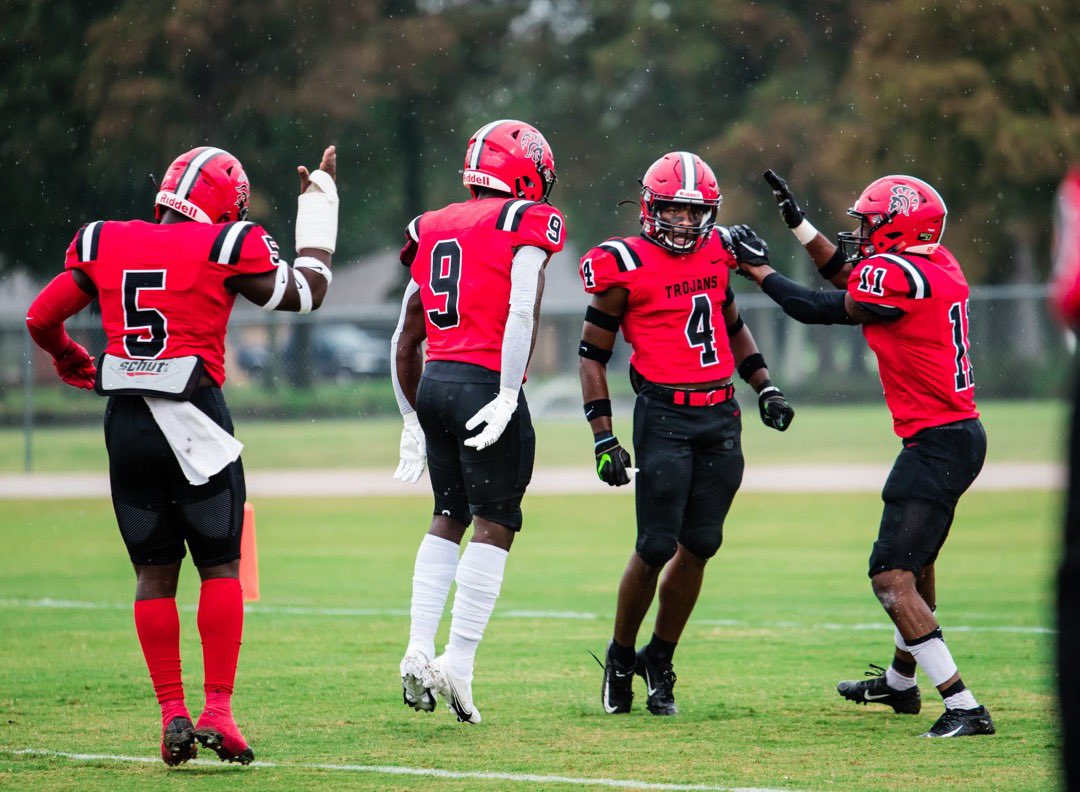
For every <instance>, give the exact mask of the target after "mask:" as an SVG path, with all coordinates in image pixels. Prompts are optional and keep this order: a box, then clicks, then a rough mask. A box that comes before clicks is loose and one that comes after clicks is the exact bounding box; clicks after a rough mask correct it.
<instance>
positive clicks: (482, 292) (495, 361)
mask: <svg viewBox="0 0 1080 792" xmlns="http://www.w3.org/2000/svg"><path fill="white" fill-rule="evenodd" d="M405 237H406V241H405V247H404V248H403V249H402V251H401V263H402V264H404V265H405V266H406V267H408V268H409V272H410V274H411V275H412V279H413V280H414V281H416V283H417V285H418V286H419V287H420V301H421V303H423V306H424V319H425V322H426V324H427V359H428V360H456V361H459V362H461V363H472V364H474V365H477V366H483V367H484V368H486V369H490V370H491V371H499V370H501V368H502V342H503V331H504V330H505V329H506V319H507V317H508V316H509V314H510V266H511V264H512V263H513V261H514V252H515V251H516V250H517V249H518V248H519V247H523V246H525V245H531V246H533V247H538V248H541V249H542V250H546V251H548V252H549V253H557V252H559V251H560V250H562V248H563V241H564V240H565V238H566V234H565V229H564V223H563V217H562V215H561V214H560V213H559V210H558V209H556V208H555V207H554V206H551V205H550V204H546V203H536V202H534V201H525V200H518V199H513V198H501V197H500V198H483V199H480V200H472V201H463V202H461V203H455V204H450V205H449V206H447V207H445V208H443V209H438V210H436V211H433V212H425V213H424V214H422V215H420V216H419V217H417V218H415V219H414V220H413V221H412V222H411V223H409V225H408V227H407V228H406V229H405Z"/></svg>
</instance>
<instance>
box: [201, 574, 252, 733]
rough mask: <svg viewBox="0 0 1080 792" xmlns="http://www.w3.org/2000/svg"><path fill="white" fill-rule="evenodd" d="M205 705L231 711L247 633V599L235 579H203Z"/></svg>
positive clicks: (213, 708)
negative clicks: (234, 683) (237, 670)
mask: <svg viewBox="0 0 1080 792" xmlns="http://www.w3.org/2000/svg"><path fill="white" fill-rule="evenodd" d="M198 622H199V635H201V636H202V645H203V667H204V670H205V676H206V680H205V684H204V687H205V689H206V708H207V709H208V710H212V711H214V712H222V713H228V712H230V709H231V708H230V704H229V700H230V697H231V696H232V692H233V682H234V680H235V679H236V663H237V660H238V659H239V657H240V638H241V636H242V635H243V632H244V599H243V595H242V592H241V590H240V581H239V580H237V579H236V578H211V579H210V580H204V581H203V584H202V590H201V591H200V593H199V618H198Z"/></svg>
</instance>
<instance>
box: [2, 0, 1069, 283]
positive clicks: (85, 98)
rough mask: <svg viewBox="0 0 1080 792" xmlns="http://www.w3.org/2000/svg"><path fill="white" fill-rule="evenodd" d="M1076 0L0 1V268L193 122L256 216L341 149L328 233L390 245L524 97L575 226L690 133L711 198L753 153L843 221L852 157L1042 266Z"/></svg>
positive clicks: (133, 187)
mask: <svg viewBox="0 0 1080 792" xmlns="http://www.w3.org/2000/svg"><path fill="white" fill-rule="evenodd" d="M1077 8H1078V7H1077V5H1076V4H1075V3H1070V2H1068V0H1041V2H1035V0H1009V1H1008V2H1005V1H1004V0H1001V1H999V2H977V1H976V0H957V1H956V2H948V3H946V2H938V1H933V0H932V1H931V2H926V0H897V2H894V3H888V4H865V3H863V4H859V3H855V2H854V0H824V2H819V3H814V4H806V3H801V2H797V0H763V1H761V2H756V3H741V2H710V1H709V0H684V1H683V2H678V3H675V2H661V1H659V0H627V1H624V2H619V1H617V0H477V1H475V2H460V0H367V1H366V2H347V1H346V0H315V2H308V3H300V2H298V1H297V0H275V2H270V3H267V2H265V1H262V2H259V1H258V0H236V2H233V3H229V4H220V3H214V2H210V0H184V2H179V3H176V4H172V5H169V6H161V5H158V4H150V5H146V4H142V3H138V2H135V1H134V0H119V1H118V2H112V3H108V2H100V3H94V4H87V3H80V2H76V1H75V0H52V2H44V0H38V1H37V2H32V1H31V0H15V2H12V3H7V4H4V5H3V7H2V8H0V66H2V67H4V73H5V84H4V86H3V88H2V89H0V117H3V118H4V119H5V122H4V123H5V125H6V129H5V135H4V136H3V137H2V140H0V165H2V166H3V167H4V172H5V173H9V174H17V176H15V177H14V178H12V179H11V180H10V181H9V184H10V183H12V182H14V181H15V179H17V180H18V182H19V183H20V184H24V185H26V186H27V187H28V189H27V190H19V189H12V188H10V187H9V189H7V190H5V191H4V194H3V196H2V197H0V212H2V213H3V216H4V218H5V222H4V223H2V224H0V267H4V266H12V265H18V266H24V267H28V268H30V269H32V270H35V271H37V272H40V273H47V272H50V271H52V270H53V269H55V266H56V262H57V261H59V257H60V256H61V255H62V252H63V246H64V245H66V243H67V240H68V239H69V238H70V233H71V232H72V231H73V230H74V229H73V226H74V225H76V224H78V223H81V222H83V221H84V220H86V219H94V218H98V217H109V216H132V217H136V216H142V217H146V216H149V211H150V210H149V207H150V205H151V199H152V195H153V191H154V188H153V186H152V184H151V183H150V180H149V179H148V178H147V172H148V171H154V172H158V171H160V169H161V168H163V167H164V165H165V163H167V162H168V161H169V160H170V158H171V157H172V156H173V155H175V153H176V152H177V151H180V150H183V149H185V148H189V147H191V146H194V145H199V144H203V143H207V142H213V143H215V144H218V145H222V146H225V147H226V148H229V149H230V150H232V151H233V153H235V154H236V155H237V156H239V157H240V158H241V160H242V161H244V162H245V163H246V164H247V165H248V169H249V171H250V172H251V174H252V175H253V176H254V178H255V182H254V184H253V188H254V195H253V202H252V203H253V214H254V215H255V216H257V217H258V218H259V219H261V220H264V221H266V222H268V223H271V224H279V225H280V226H283V227H289V224H290V222H291V219H292V214H293V212H294V206H293V198H292V187H293V186H292V184H291V183H290V180H289V179H288V176H287V174H289V173H290V172H291V169H292V167H293V165H295V163H296V161H297V160H296V158H297V156H298V152H302V151H306V150H309V149H311V148H312V146H316V147H317V146H321V145H322V143H323V142H324V141H326V140H333V141H334V142H336V143H337V144H338V146H339V152H340V153H339V157H340V160H341V164H342V171H343V173H345V172H347V173H349V174H352V175H351V176H350V177H349V178H347V179H343V180H342V199H343V200H342V218H341V222H342V228H343V234H342V241H341V249H342V253H343V255H344V256H350V255H357V254H359V253H362V252H364V251H368V250H372V249H375V248H381V247H385V246H389V245H394V244H396V243H397V241H398V240H399V238H400V233H401V227H402V225H403V224H404V223H405V222H407V221H408V219H409V218H410V217H412V216H413V214H415V213H416V212H419V211H421V210H423V209H426V208H428V207H429V206H433V205H437V204H441V203H445V202H448V201H451V200H458V199H460V198H461V196H462V195H463V193H462V190H461V188H460V184H459V182H458V180H457V179H456V178H454V177H453V176H452V175H450V174H452V172H453V171H455V170H457V169H458V168H460V163H461V158H462V154H463V144H464V140H465V139H466V138H467V136H468V135H469V134H470V133H471V132H472V131H473V130H474V129H476V128H477V127H479V126H480V125H481V124H482V123H484V122H486V121H488V120H491V119H492V118H498V117H521V118H523V119H525V120H528V121H530V122H531V123H535V124H536V125H537V126H538V127H539V128H540V129H542V130H543V131H544V133H545V134H546V135H547V137H548V138H549V140H550V141H551V143H552V146H553V147H554V149H555V151H556V155H557V163H558V170H559V174H560V183H559V187H558V197H559V205H560V206H561V207H563V208H564V209H565V210H566V212H567V216H568V222H569V226H570V229H571V234H572V239H575V240H578V239H580V240H591V239H595V238H598V237H599V236H600V235H603V234H605V233H609V232H610V231H611V230H613V228H619V227H621V226H625V227H626V229H627V230H628V231H629V230H631V229H632V228H633V225H634V223H635V222H636V209H632V208H631V209H627V210H625V211H621V212H618V213H616V212H617V211H618V210H616V207H615V204H616V201H617V200H618V199H620V198H630V199H636V185H635V184H633V179H634V178H636V177H637V176H638V175H640V173H642V172H643V170H644V168H645V167H646V166H647V165H648V163H649V162H651V161H652V159H653V158H654V157H655V156H656V155H657V154H658V153H660V152H662V151H666V150H670V149H674V148H690V149H694V150H696V151H699V152H700V153H701V154H702V155H703V156H705V157H706V158H708V159H709V160H710V161H711V162H712V164H713V165H714V167H715V168H716V170H717V173H718V176H719V178H720V180H721V185H722V188H723V190H724V193H725V199H726V206H725V208H724V216H723V221H724V222H752V223H755V224H757V225H759V226H761V227H762V228H766V229H767V228H769V227H770V226H771V225H772V224H774V223H775V217H774V214H773V212H774V209H773V207H772V205H771V199H769V195H768V193H767V191H765V190H764V189H763V185H762V184H761V183H760V173H761V171H762V170H764V168H765V167H775V168H777V170H779V171H781V172H782V173H784V174H785V176H787V177H788V178H789V179H790V180H791V182H792V184H794V185H797V188H798V193H799V196H800V199H801V200H803V202H804V204H806V206H807V208H808V209H809V210H810V211H812V212H813V213H814V215H815V217H818V218H820V220H821V225H822V227H825V228H833V227H841V226H846V225H847V219H846V218H845V217H844V215H843V214H842V212H843V209H844V208H846V207H847V206H848V205H850V202H851V200H852V198H853V195H854V192H855V191H856V190H858V189H859V188H860V187H861V186H862V185H863V184H865V183H866V182H867V181H869V179H870V178H871V177H872V176H876V175H880V174H881V173H884V172H893V171H903V170H908V171H911V172H913V173H915V174H916V175H920V176H922V177H924V178H926V179H928V180H929V181H931V182H932V183H934V184H935V185H936V186H938V187H939V189H940V190H941V192H942V193H943V195H945V196H946V198H947V199H948V201H949V205H950V208H951V210H952V214H951V217H950V220H951V221H952V225H953V228H952V229H951V231H950V235H949V238H950V240H951V241H950V246H952V247H954V248H955V249H956V250H957V251H958V253H959V254H960V255H961V256H963V257H964V260H965V263H966V266H970V268H971V271H972V273H973V275H974V279H975V280H984V281H985V280H991V281H994V280H1003V279H1005V278H1008V277H1020V278H1025V279H1029V280H1031V279H1038V277H1039V270H1040V268H1041V266H1042V262H1043V261H1044V260H1045V258H1046V245H1047V244H1048V243H1047V239H1048V237H1049V233H1048V230H1047V223H1046V220H1045V218H1046V217H1047V216H1048V206H1049V202H1050V200H1051V195H1052V192H1053V184H1054V183H1055V182H1056V181H1057V180H1058V178H1059V177H1060V176H1061V174H1063V173H1064V172H1065V170H1066V169H1067V166H1068V164H1069V162H1070V161H1076V160H1077V159H1080V155H1078V146H1080V144H1078V143H1077V134H1076V133H1077V131H1078V126H1080V108H1078V106H1077V99H1076V96H1077V91H1076V85H1077V84H1078V83H1080V62H1078V60H1077V59H1076V58H1075V42H1076V41H1077V39H1078V38H1080V11H1078V10H1077ZM301 118H306V119H308V120H305V121H302V120H300V119H301ZM279 175H280V176H279ZM28 194H29V195H30V196H32V198H33V200H28ZM282 242H283V245H285V246H287V245H288V243H289V240H282Z"/></svg>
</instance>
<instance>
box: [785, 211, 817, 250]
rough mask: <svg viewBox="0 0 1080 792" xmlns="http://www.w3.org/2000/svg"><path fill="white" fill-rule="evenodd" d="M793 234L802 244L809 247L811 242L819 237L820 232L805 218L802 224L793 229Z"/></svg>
mask: <svg viewBox="0 0 1080 792" xmlns="http://www.w3.org/2000/svg"><path fill="white" fill-rule="evenodd" d="M791 233H793V234H794V235H795V238H796V239H797V240H799V243H800V244H802V245H808V244H810V240H812V239H813V238H814V237H816V236H817V235H818V230H817V229H816V228H814V226H813V225H811V223H810V221H809V220H807V219H806V218H805V217H804V218H803V221H802V222H801V223H799V224H798V225H797V226H795V227H794V228H793V229H791Z"/></svg>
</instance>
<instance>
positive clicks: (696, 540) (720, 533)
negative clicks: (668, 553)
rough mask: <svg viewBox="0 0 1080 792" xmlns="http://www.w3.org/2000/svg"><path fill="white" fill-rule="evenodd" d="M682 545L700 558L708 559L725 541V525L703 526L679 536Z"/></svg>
mask: <svg viewBox="0 0 1080 792" xmlns="http://www.w3.org/2000/svg"><path fill="white" fill-rule="evenodd" d="M679 541H680V543H682V546H683V547H685V548H686V549H687V550H689V551H690V552H691V553H693V554H694V555H696V556H697V557H698V558H700V559H702V560H704V561H708V560H709V559H710V558H712V557H713V556H714V555H716V553H717V551H718V550H719V549H720V545H722V544H723V543H724V526H723V525H710V526H701V527H698V528H696V529H694V530H693V531H692V532H690V533H688V534H686V535H685V536H682V537H680V538H679Z"/></svg>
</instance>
